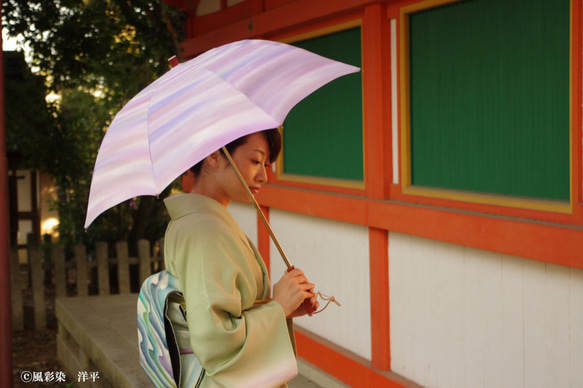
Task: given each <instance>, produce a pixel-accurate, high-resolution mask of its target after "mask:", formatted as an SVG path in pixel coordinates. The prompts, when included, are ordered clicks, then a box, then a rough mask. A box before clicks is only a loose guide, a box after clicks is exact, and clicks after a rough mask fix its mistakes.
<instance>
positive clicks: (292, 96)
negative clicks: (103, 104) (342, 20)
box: [85, 40, 360, 228]
mask: <svg viewBox="0 0 583 388" xmlns="http://www.w3.org/2000/svg"><path fill="white" fill-rule="evenodd" d="M359 70H360V69H359V68H357V67H354V66H350V65H347V64H344V63H340V62H337V61H334V60H331V59H328V58H324V57H322V56H319V55H316V54H314V53H311V52H309V51H306V50H304V49H300V48H297V47H294V46H290V45H287V44H283V43H278V42H273V41H267V40H243V41H238V42H234V43H229V44H226V45H223V46H220V47H217V48H215V49H212V50H209V51H207V52H206V53H204V54H201V55H200V56H198V57H196V58H194V59H192V60H190V61H187V62H185V63H182V64H178V65H177V66H175V67H174V68H172V69H171V70H170V71H168V72H167V73H166V74H164V75H163V76H162V77H160V78H159V79H157V80H156V81H154V82H153V83H151V84H150V85H149V86H148V87H146V88H145V89H143V90H142V91H141V92H140V93H138V94H137V95H136V96H135V97H134V98H132V99H131V100H130V101H129V102H128V103H127V104H126V105H125V106H124V107H123V108H122V109H121V110H120V111H119V113H118V114H117V115H116V116H115V118H114V119H113V121H112V123H111V125H110V126H109V128H108V130H107V133H106V134H105V137H104V139H103V142H102V144H101V147H100V149H99V153H98V155H97V160H96V162H95V168H94V171H93V178H92V181H91V189H90V193H89V204H88V208H87V217H86V220H85V228H87V227H88V226H89V225H90V224H91V223H92V222H93V221H94V220H95V218H97V216H98V215H99V214H101V213H102V212H104V211H105V210H107V209H109V208H111V207H113V206H115V205H117V204H119V203H121V202H123V201H126V200H128V199H130V198H134V197H136V196H140V195H152V196H156V195H158V194H160V193H161V192H162V191H163V190H164V189H165V188H166V187H167V186H168V185H169V184H170V183H171V182H172V181H174V180H175V179H176V178H177V177H179V176H180V175H181V174H183V173H184V172H185V171H186V170H188V169H189V168H190V167H192V166H193V165H195V164H196V163H198V162H200V161H201V160H202V159H204V158H205V157H206V156H207V155H209V154H210V153H212V152H213V151H216V150H217V149H219V148H221V147H222V146H224V145H226V144H228V143H230V142H231V141H233V140H235V139H237V138H239V137H241V136H245V135H248V134H250V133H253V132H258V131H262V130H265V129H270V128H277V127H279V126H280V125H282V124H283V121H284V119H285V117H286V115H287V114H288V113H289V111H290V110H291V109H292V108H293V107H294V106H295V105H296V104H297V103H298V102H299V101H301V100H302V99H304V98H305V97H306V96H308V95H309V94H310V93H312V92H313V91H315V90H316V89H318V88H320V87H321V86H323V85H325V84H326V83H328V82H330V81H332V80H334V79H335V78H338V77H340V76H343V75H346V74H349V73H354V72H357V71H359Z"/></svg>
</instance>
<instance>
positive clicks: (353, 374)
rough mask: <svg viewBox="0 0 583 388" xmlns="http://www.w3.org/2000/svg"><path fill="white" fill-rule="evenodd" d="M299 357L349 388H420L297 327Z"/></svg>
mask: <svg viewBox="0 0 583 388" xmlns="http://www.w3.org/2000/svg"><path fill="white" fill-rule="evenodd" d="M295 336H296V344H297V348H298V356H299V357H301V358H303V359H304V360H306V361H307V362H309V363H311V364H313V365H315V366H316V367H318V368H320V369H322V370H323V371H324V372H326V373H329V374H331V375H333V376H334V377H336V378H337V379H340V380H342V381H343V382H345V383H346V384H348V385H350V386H351V387H355V388H359V387H386V388H420V387H419V385H417V384H415V383H413V382H411V381H408V380H406V379H404V378H403V377H401V376H399V375H397V374H395V373H392V372H382V371H379V370H377V369H376V368H375V367H374V366H372V365H371V364H370V362H368V361H367V360H365V359H363V358H361V357H359V356H356V355H354V354H351V353H349V352H347V351H346V350H343V349H342V348H340V347H339V346H338V345H335V344H334V343H332V342H330V341H327V340H325V339H323V338H321V337H318V336H317V335H314V334H311V333H308V332H307V331H304V330H302V329H296V331H295Z"/></svg>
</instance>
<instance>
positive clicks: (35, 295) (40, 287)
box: [28, 234, 47, 330]
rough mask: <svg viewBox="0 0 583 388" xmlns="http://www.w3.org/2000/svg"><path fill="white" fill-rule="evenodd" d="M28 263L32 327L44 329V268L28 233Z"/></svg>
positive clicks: (38, 250)
mask: <svg viewBox="0 0 583 388" xmlns="http://www.w3.org/2000/svg"><path fill="white" fill-rule="evenodd" d="M28 237H29V238H28V263H29V265H30V272H31V273H30V275H31V279H32V299H33V305H34V328H35V330H44V329H46V327H47V317H46V307H45V287H44V270H43V263H42V257H41V254H40V247H39V246H38V244H37V243H36V241H35V240H34V235H32V234H29V235H28Z"/></svg>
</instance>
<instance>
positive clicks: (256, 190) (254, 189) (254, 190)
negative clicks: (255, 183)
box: [249, 187, 260, 195]
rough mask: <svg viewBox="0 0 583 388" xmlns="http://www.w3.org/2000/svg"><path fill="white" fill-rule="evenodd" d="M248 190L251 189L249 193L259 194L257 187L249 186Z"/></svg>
mask: <svg viewBox="0 0 583 388" xmlns="http://www.w3.org/2000/svg"><path fill="white" fill-rule="evenodd" d="M249 190H251V193H253V195H257V194H259V190H260V189H259V187H249Z"/></svg>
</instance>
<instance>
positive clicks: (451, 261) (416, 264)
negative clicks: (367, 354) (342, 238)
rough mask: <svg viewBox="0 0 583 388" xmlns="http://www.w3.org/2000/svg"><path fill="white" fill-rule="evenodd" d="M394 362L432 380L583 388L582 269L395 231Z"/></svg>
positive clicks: (427, 382) (425, 381)
mask: <svg viewBox="0 0 583 388" xmlns="http://www.w3.org/2000/svg"><path fill="white" fill-rule="evenodd" d="M389 281H390V314H391V327H390V333H391V358H392V369H393V371H394V372H396V373H398V374H401V375H402V376H404V377H407V378H409V379H411V380H413V381H415V382H417V383H419V384H421V385H423V386H426V387H449V388H455V387H472V388H479V387H485V388H490V387H510V388H515V387H528V388H535V387H549V388H550V387H573V388H575V387H583V271H581V270H577V269H570V268H567V267H562V266H557V265H552V264H547V263H542V262H536V261H532V260H527V259H522V258H518V257H511V256H506V255H502V254H498V253H493V252H489V251H481V250H477V249H471V248H465V247H462V246H457V245H452V244H447V243H442V242H437V241H432V240H427V239H423V238H419V237H412V236H407V235H403V234H398V233H390V234H389Z"/></svg>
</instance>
